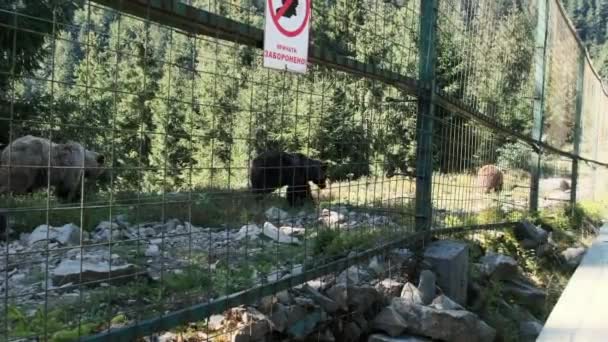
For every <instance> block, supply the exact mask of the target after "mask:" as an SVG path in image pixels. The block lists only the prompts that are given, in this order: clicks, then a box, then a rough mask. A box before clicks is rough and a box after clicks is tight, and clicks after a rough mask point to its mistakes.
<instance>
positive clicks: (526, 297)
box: [502, 279, 547, 307]
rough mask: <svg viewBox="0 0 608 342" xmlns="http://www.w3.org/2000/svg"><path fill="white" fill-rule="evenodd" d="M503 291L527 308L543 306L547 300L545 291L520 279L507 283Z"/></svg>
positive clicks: (503, 286)
mask: <svg viewBox="0 0 608 342" xmlns="http://www.w3.org/2000/svg"><path fill="white" fill-rule="evenodd" d="M502 291H503V293H504V294H506V295H508V296H511V297H513V298H514V299H515V300H516V301H517V302H519V303H520V304H522V305H524V306H527V307H539V306H542V305H544V304H545V299H546V298H547V293H546V292H545V291H543V290H541V289H539V288H537V287H535V286H534V285H532V284H529V283H528V282H524V281H523V280H520V279H518V280H508V281H505V282H504V283H503V285H502Z"/></svg>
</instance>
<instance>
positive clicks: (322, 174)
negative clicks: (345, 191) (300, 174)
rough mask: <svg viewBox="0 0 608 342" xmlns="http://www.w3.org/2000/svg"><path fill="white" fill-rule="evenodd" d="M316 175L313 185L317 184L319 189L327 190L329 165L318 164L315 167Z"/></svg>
mask: <svg viewBox="0 0 608 342" xmlns="http://www.w3.org/2000/svg"><path fill="white" fill-rule="evenodd" d="M314 169H315V174H314V177H313V178H314V179H313V180H312V181H313V183H315V184H317V186H318V187H319V189H325V188H326V187H327V184H326V180H327V163H324V162H318V164H317V165H315V168H314Z"/></svg>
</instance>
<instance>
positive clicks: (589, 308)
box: [537, 225, 608, 342]
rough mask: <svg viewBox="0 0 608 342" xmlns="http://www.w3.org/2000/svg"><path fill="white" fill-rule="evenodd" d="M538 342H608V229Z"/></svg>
mask: <svg viewBox="0 0 608 342" xmlns="http://www.w3.org/2000/svg"><path fill="white" fill-rule="evenodd" d="M537 341H543V342H545V341H546V342H549V341H551V342H554V341H577V342H579V341H580V342H582V341H608V225H604V226H603V227H602V228H601V230H600V235H599V236H598V237H597V238H596V240H595V241H594V242H593V244H592V245H591V248H590V249H589V250H588V251H587V254H586V255H585V257H584V258H583V261H582V263H581V265H580V266H579V267H578V268H577V270H576V272H574V274H573V276H572V278H571V279H570V281H569V282H568V285H567V286H566V289H565V290H564V292H563V294H562V296H561V297H560V299H559V301H558V302H557V305H556V306H555V308H553V311H552V312H551V314H550V315H549V319H547V322H546V324H545V326H544V328H543V330H542V332H541V334H540V336H539V337H538V339H537Z"/></svg>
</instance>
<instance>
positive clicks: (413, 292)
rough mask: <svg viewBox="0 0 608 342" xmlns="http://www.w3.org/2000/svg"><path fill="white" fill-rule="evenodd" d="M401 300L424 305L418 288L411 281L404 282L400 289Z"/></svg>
mask: <svg viewBox="0 0 608 342" xmlns="http://www.w3.org/2000/svg"><path fill="white" fill-rule="evenodd" d="M400 297H401V298H402V299H403V300H405V301H407V302H408V303H412V304H420V305H424V304H425V303H424V301H423V300H422V297H423V294H422V292H420V290H419V289H418V288H417V287H416V286H414V284H412V283H406V284H405V285H404V286H403V289H402V290H401V296H400Z"/></svg>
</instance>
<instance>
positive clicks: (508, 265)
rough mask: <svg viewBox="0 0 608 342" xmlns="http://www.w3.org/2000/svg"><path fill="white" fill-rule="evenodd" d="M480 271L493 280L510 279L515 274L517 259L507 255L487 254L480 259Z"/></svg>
mask: <svg viewBox="0 0 608 342" xmlns="http://www.w3.org/2000/svg"><path fill="white" fill-rule="evenodd" d="M480 262H481V267H480V268H481V271H482V273H483V274H484V275H485V276H487V277H488V278H492V279H495V280H505V279H512V278H514V277H516V276H517V261H515V259H513V258H511V257H510V256H507V255H502V254H487V255H485V256H484V257H483V258H481V260H480Z"/></svg>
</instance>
